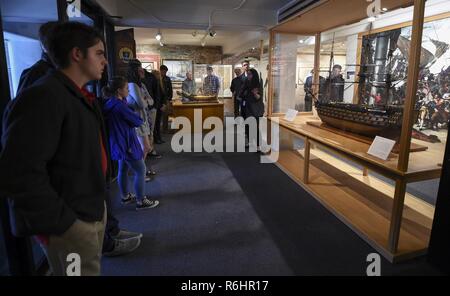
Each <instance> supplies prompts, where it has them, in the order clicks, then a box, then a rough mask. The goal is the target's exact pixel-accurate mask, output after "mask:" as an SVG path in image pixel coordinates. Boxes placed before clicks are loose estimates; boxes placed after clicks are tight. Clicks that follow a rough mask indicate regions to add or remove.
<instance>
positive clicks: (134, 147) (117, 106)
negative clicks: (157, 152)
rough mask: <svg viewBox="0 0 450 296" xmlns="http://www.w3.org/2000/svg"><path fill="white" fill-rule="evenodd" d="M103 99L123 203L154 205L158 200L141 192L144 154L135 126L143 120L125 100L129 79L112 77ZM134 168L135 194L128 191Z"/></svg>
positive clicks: (143, 174)
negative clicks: (130, 171) (129, 179)
mask: <svg viewBox="0 0 450 296" xmlns="http://www.w3.org/2000/svg"><path fill="white" fill-rule="evenodd" d="M103 95H104V97H105V98H106V102H105V104H104V107H103V113H104V116H105V121H106V124H107V127H108V130H109V144H110V147H111V158H112V159H113V160H117V161H118V162H119V175H118V178H117V179H118V183H119V188H120V192H121V194H122V203H123V204H128V203H132V202H134V201H135V200H136V210H143V209H150V208H154V207H156V206H157V205H158V204H159V201H157V200H150V199H149V197H148V196H146V195H144V186H145V170H146V168H145V162H144V153H143V151H142V148H141V145H140V144H139V141H138V138H137V136H136V130H135V129H136V128H137V127H139V126H141V124H142V119H141V118H140V117H139V116H138V115H137V114H136V113H134V112H133V110H131V109H130V108H129V107H128V105H127V103H126V97H127V96H128V81H127V80H126V79H125V78H124V77H120V76H117V77H114V78H113V79H112V80H110V81H109V83H108V86H105V87H104V88H103ZM129 169H131V170H133V171H134V189H135V192H136V197H134V196H133V195H132V194H130V193H129V190H128V170H129Z"/></svg>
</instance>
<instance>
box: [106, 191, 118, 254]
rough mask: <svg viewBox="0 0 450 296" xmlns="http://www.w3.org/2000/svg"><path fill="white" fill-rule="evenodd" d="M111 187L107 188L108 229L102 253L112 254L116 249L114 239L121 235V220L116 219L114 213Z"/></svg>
mask: <svg viewBox="0 0 450 296" xmlns="http://www.w3.org/2000/svg"><path fill="white" fill-rule="evenodd" d="M110 186H111V185H108V187H107V188H106V213H107V216H106V228H105V236H104V238H103V249H102V252H103V253H104V252H110V251H111V250H113V249H114V239H113V237H114V236H116V235H118V234H119V231H120V228H119V220H117V219H116V217H114V215H113V212H112V204H111V197H112V196H111V188H110Z"/></svg>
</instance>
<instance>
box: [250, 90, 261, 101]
mask: <svg viewBox="0 0 450 296" xmlns="http://www.w3.org/2000/svg"><path fill="white" fill-rule="evenodd" d="M252 93H253V95H254V96H255V98H256V99H257V100H259V99H260V98H261V96H260V95H259V90H258V89H257V88H254V89H252Z"/></svg>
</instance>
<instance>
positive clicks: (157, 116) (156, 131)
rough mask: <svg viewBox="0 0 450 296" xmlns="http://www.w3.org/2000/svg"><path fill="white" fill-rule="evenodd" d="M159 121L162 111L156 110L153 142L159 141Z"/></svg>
mask: <svg viewBox="0 0 450 296" xmlns="http://www.w3.org/2000/svg"><path fill="white" fill-rule="evenodd" d="M161 119H162V111H161V110H160V109H159V108H158V110H157V111H156V119H155V127H154V128H153V140H154V141H161V140H162V139H161Z"/></svg>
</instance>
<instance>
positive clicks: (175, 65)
mask: <svg viewBox="0 0 450 296" xmlns="http://www.w3.org/2000/svg"><path fill="white" fill-rule="evenodd" d="M162 63H163V64H164V65H166V66H167V68H168V69H169V70H168V71H167V76H168V77H170V79H171V80H172V82H183V81H184V80H185V79H186V73H187V72H191V73H192V70H193V68H192V61H191V60H163V62H162Z"/></svg>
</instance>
